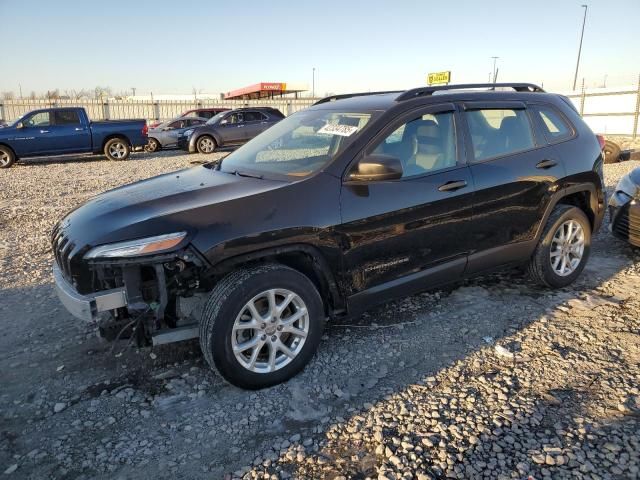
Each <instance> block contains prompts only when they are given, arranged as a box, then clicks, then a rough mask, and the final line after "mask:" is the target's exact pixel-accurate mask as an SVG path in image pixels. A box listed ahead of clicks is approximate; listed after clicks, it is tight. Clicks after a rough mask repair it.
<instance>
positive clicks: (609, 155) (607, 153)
mask: <svg viewBox="0 0 640 480" xmlns="http://www.w3.org/2000/svg"><path fill="white" fill-rule="evenodd" d="M602 150H603V151H604V163H618V162H619V161H620V153H621V151H622V150H621V149H620V147H619V146H618V145H617V144H615V143H613V142H611V141H609V140H605V142H604V148H603V149H602Z"/></svg>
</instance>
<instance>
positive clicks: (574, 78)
mask: <svg viewBox="0 0 640 480" xmlns="http://www.w3.org/2000/svg"><path fill="white" fill-rule="evenodd" d="M582 8H584V17H582V32H581V33H580V46H579V47H578V60H577V61H576V73H575V75H574V76H573V90H574V91H575V89H576V83H577V82H578V67H579V66H580V54H581V53H582V39H583V37H584V24H585V23H586V22H587V9H588V8H589V7H588V6H587V5H582Z"/></svg>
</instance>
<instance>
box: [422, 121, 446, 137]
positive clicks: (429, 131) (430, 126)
mask: <svg viewBox="0 0 640 480" xmlns="http://www.w3.org/2000/svg"><path fill="white" fill-rule="evenodd" d="M416 136H418V137H428V138H438V137H439V136H440V132H439V127H438V124H437V123H436V122H434V121H433V120H425V121H424V123H423V124H422V125H420V126H419V127H418V128H417V129H416Z"/></svg>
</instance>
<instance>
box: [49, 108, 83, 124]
mask: <svg viewBox="0 0 640 480" xmlns="http://www.w3.org/2000/svg"><path fill="white" fill-rule="evenodd" d="M53 118H54V123H55V124H56V125H80V116H79V115H78V112H76V111H75V110H61V111H60V110H57V111H54V112H53Z"/></svg>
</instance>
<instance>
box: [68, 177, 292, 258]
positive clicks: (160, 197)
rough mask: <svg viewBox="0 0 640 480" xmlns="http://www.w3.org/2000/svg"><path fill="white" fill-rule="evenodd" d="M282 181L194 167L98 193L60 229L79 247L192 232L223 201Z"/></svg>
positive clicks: (204, 224)
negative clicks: (178, 232)
mask: <svg viewBox="0 0 640 480" xmlns="http://www.w3.org/2000/svg"><path fill="white" fill-rule="evenodd" d="M286 184H287V183H286V182H282V181H274V180H266V179H257V178H248V177H239V176H236V175H233V174H228V173H222V172H219V171H217V170H213V169H211V168H209V167H206V166H199V167H195V168H190V169H186V170H179V171H176V172H172V173H167V174H164V175H160V176H158V177H154V178H150V179H148V180H142V181H139V182H136V183H133V184H130V185H126V186H123V187H119V188H116V189H114V190H110V191H108V192H106V193H103V194H101V195H98V196H96V197H94V198H93V199H91V200H89V201H88V202H86V203H85V204H84V205H82V206H80V207H79V208H77V209H75V210H74V211H72V212H71V213H69V214H68V215H67V216H66V217H65V218H64V219H63V220H62V221H61V222H60V227H61V228H62V229H63V231H64V234H65V236H67V237H68V238H69V239H70V241H72V242H73V243H74V244H75V245H76V246H77V247H79V248H84V247H92V246H96V245H103V244H107V243H113V242H119V241H125V240H132V239H136V238H144V237H150V236H154V235H161V234H165V233H173V232H177V231H187V232H188V233H189V234H190V236H192V235H194V234H195V233H196V232H197V231H198V229H200V228H204V227H209V226H211V225H212V223H215V211H216V209H220V208H224V204H225V203H227V202H231V201H233V200H236V199H238V198H241V197H247V196H252V195H256V194H260V193H263V192H266V191H269V190H273V189H277V188H279V187H282V186H284V185H286ZM81 246H82V247H81Z"/></svg>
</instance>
